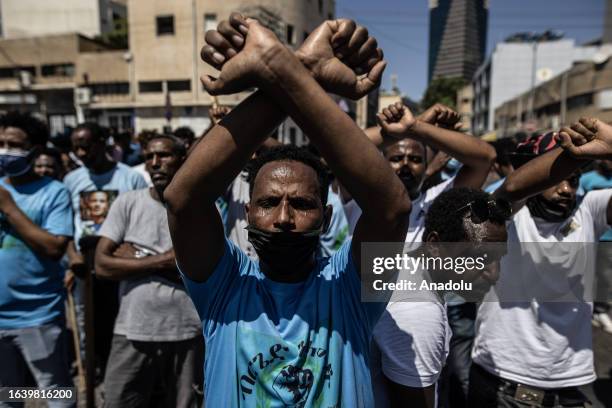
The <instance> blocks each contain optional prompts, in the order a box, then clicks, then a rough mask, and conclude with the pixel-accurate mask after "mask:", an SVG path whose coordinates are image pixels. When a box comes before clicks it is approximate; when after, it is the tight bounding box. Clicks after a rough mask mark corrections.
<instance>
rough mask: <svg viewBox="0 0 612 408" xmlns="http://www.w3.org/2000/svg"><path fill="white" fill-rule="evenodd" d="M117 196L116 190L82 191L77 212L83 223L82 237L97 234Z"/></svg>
mask: <svg viewBox="0 0 612 408" xmlns="http://www.w3.org/2000/svg"><path fill="white" fill-rule="evenodd" d="M118 194H119V192H118V191H117V190H97V191H83V192H82V193H81V194H80V196H81V198H80V200H79V210H80V213H81V221H82V223H83V224H82V225H83V234H82V236H84V237H85V236H88V235H97V234H98V231H99V230H100V227H101V226H102V223H103V222H104V220H105V219H106V216H107V215H108V210H109V209H110V206H111V204H112V203H113V201H114V200H115V198H117V195H118Z"/></svg>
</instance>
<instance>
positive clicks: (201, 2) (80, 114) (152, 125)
mask: <svg viewBox="0 0 612 408" xmlns="http://www.w3.org/2000/svg"><path fill="white" fill-rule="evenodd" d="M0 1H1V2H2V4H1V5H2V12H3V13H4V12H5V7H4V6H5V5H6V4H5V3H12V1H8V2H7V0H0ZM87 1H88V0H83V2H82V3H83V4H85V3H86V2H87ZM96 1H97V0H96ZM24 2H26V3H28V2H29V0H24ZM122 2H123V3H126V1H125V0H124V1H119V0H117V1H115V2H113V4H115V5H119V7H121V3H122ZM48 3H55V0H50V1H49V2H48ZM68 3H70V4H72V3H71V2H70V1H68V2H67V4H68ZM102 3H105V1H101V3H100V4H102ZM28 4H29V3H28ZM72 6H73V7H74V8H75V9H79V7H80V6H77V5H75V4H72ZM30 7H31V8H32V9H36V7H34V6H32V5H30ZM49 7H51V6H49ZM66 7H68V6H66ZM60 9H61V7H60ZM127 9H128V27H129V50H127V49H126V50H111V49H110V48H109V47H108V46H105V45H104V44H102V43H99V42H97V41H93V40H90V39H88V38H86V37H84V36H82V35H79V34H74V33H73V34H66V35H49V33H46V34H45V35H42V36H34V37H32V36H31V37H29V38H16V39H0V110H5V111H6V110H8V109H12V108H16V107H17V108H18V107H23V106H26V105H27V108H28V109H29V110H32V111H38V112H40V113H41V114H43V115H46V116H47V117H48V119H49V121H50V123H51V126H52V129H53V131H56V132H57V131H60V130H61V128H62V127H63V126H64V125H73V124H74V123H76V121H81V120H84V119H87V120H96V121H98V122H99V123H100V124H102V125H106V126H111V127H115V128H117V129H119V130H123V129H128V128H135V130H136V131H140V130H142V129H158V130H161V129H162V128H164V127H167V126H168V127H172V128H176V127H178V126H191V127H192V128H193V129H194V130H195V131H196V133H200V132H202V131H203V130H204V129H206V128H207V127H208V125H209V123H210V122H209V118H208V108H209V107H210V106H211V105H212V104H213V102H219V103H220V104H224V105H230V106H233V105H236V104H237V103H238V102H239V101H241V100H242V99H244V98H245V97H246V95H247V93H242V94H237V95H231V96H221V97H219V98H218V100H213V98H212V97H211V96H210V95H208V94H207V93H206V92H205V91H204V89H203V87H202V85H201V83H200V79H199V78H200V77H201V76H202V75H206V74H212V75H216V73H215V71H214V70H213V69H212V68H210V67H209V66H207V65H206V64H205V63H203V62H202V61H201V60H200V57H199V54H200V49H201V48H202V46H203V45H204V34H205V32H206V31H207V30H210V29H213V28H216V26H217V24H218V22H219V21H221V20H223V19H227V18H228V17H229V14H230V13H231V12H232V11H234V10H238V11H241V12H243V13H245V14H246V15H249V16H253V17H255V18H258V19H259V20H260V21H262V22H263V23H264V24H266V25H267V26H268V27H269V28H271V29H272V30H274V31H275V32H276V33H277V35H278V36H279V37H280V38H281V39H282V40H283V41H285V42H286V43H287V44H288V45H289V46H291V47H297V46H299V45H300V44H301V43H302V41H303V40H304V38H305V37H306V36H308V34H309V33H310V32H311V31H312V30H313V29H314V28H316V27H317V26H318V25H319V24H320V23H321V22H322V21H324V20H326V19H330V18H334V13H335V3H334V0H291V1H287V0H257V1H251V2H248V3H245V2H244V1H243V0H226V1H223V2H219V1H214V0H174V1H162V0H127ZM58 12H59V11H58ZM72 13H73V14H74V13H75V11H74V10H73V11H72ZM74 15H78V13H77V14H74ZM4 17H5V16H4V15H3V18H4ZM5 27H6V26H5ZM72 29H73V31H79V30H78V29H77V28H76V27H73V28H72ZM90 34H92V35H97V34H98V32H97V31H96V32H95V33H90ZM48 94H49V95H54V97H53V98H54V99H53V100H52V101H51V100H49V99H48ZM59 95H61V97H59ZM56 96H57V98H56ZM338 102H339V103H340V104H341V105H342V106H345V105H346V106H347V107H348V110H350V111H351V112H352V113H353V114H354V111H355V104H354V103H348V104H344V103H343V101H342V100H339V101H338ZM278 137H279V138H280V139H282V140H284V141H286V142H291V143H295V144H303V143H304V142H305V137H304V135H303V134H302V132H301V130H300V129H299V128H298V127H297V126H296V125H295V124H294V123H293V122H292V121H290V120H288V121H287V122H285V123H284V124H283V125H282V126H281V128H280V133H279V134H278Z"/></svg>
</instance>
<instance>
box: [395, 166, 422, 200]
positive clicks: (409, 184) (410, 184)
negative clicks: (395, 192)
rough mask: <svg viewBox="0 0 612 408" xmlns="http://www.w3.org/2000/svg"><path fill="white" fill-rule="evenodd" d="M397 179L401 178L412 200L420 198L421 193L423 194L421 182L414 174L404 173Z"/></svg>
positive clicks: (399, 174) (398, 175)
mask: <svg viewBox="0 0 612 408" xmlns="http://www.w3.org/2000/svg"><path fill="white" fill-rule="evenodd" d="M397 177H399V179H400V181H401V182H402V184H403V185H404V187H405V188H406V191H407V192H408V195H409V196H410V198H411V199H412V200H414V199H415V198H417V197H418V196H419V193H420V192H421V182H420V181H419V180H417V178H416V177H415V176H414V174H412V173H411V172H410V171H402V172H400V173H398V174H397Z"/></svg>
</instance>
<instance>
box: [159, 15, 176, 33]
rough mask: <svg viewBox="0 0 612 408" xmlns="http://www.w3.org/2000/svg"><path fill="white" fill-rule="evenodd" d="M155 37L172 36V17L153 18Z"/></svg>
mask: <svg viewBox="0 0 612 408" xmlns="http://www.w3.org/2000/svg"><path fill="white" fill-rule="evenodd" d="M155 21H156V26H157V35H174V16H157V17H155Z"/></svg>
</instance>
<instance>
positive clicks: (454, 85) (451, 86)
mask: <svg viewBox="0 0 612 408" xmlns="http://www.w3.org/2000/svg"><path fill="white" fill-rule="evenodd" d="M466 84H467V81H466V80H465V79H463V78H461V77H440V78H436V79H434V80H433V81H431V82H430V83H429V86H428V87H427V90H426V91H425V95H423V99H422V100H421V108H422V109H427V108H429V107H430V106H432V105H433V104H435V103H442V104H444V105H446V106H448V107H450V108H452V109H456V105H457V91H458V90H459V89H461V88H462V87H464V86H465V85H466Z"/></svg>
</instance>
